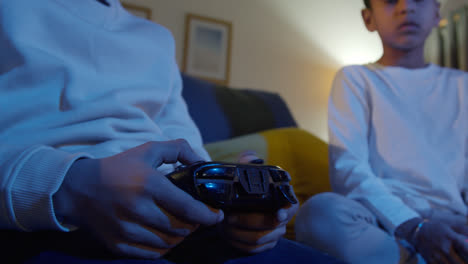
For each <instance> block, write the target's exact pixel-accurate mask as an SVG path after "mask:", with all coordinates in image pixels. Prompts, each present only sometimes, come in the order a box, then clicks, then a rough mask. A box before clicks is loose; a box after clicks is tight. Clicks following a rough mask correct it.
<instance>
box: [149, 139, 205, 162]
mask: <svg viewBox="0 0 468 264" xmlns="http://www.w3.org/2000/svg"><path fill="white" fill-rule="evenodd" d="M148 144H149V146H148V148H149V151H148V153H147V158H148V159H149V160H150V161H151V163H152V164H153V166H154V167H155V168H157V167H159V166H161V165H162V164H163V163H176V162H177V161H180V162H182V163H184V164H190V163H194V162H197V161H202V160H203V158H202V157H200V156H199V155H198V154H196V153H195V152H194V151H193V149H192V147H190V145H189V143H188V142H187V141H186V140H185V139H177V140H171V141H166V142H150V143H148Z"/></svg>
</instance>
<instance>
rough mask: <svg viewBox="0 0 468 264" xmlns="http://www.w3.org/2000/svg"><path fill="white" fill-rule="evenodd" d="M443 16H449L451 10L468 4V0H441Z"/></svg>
mask: <svg viewBox="0 0 468 264" xmlns="http://www.w3.org/2000/svg"><path fill="white" fill-rule="evenodd" d="M441 5H442V8H441V14H442V17H447V16H448V15H449V14H450V12H451V11H453V10H455V9H457V8H459V7H461V6H463V5H468V0H444V1H442V2H441Z"/></svg>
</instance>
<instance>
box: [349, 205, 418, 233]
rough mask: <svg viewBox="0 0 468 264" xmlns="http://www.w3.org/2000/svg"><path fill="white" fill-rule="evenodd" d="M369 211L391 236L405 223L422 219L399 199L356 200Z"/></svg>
mask: <svg viewBox="0 0 468 264" xmlns="http://www.w3.org/2000/svg"><path fill="white" fill-rule="evenodd" d="M356 200H358V201H359V202H360V203H361V204H363V205H364V206H365V207H366V208H367V209H369V210H370V211H371V212H372V213H373V214H374V215H375V216H376V218H377V220H378V221H379V222H380V224H381V225H382V226H383V227H384V229H385V230H387V231H388V233H389V234H390V235H392V236H393V235H394V234H395V230H396V229H397V227H398V226H399V225H401V224H403V223H404V222H406V221H408V220H410V219H413V218H416V217H421V216H420V215H419V214H418V213H417V212H416V211H415V210H413V209H411V208H410V207H408V206H407V205H406V204H404V203H403V202H402V201H401V200H400V199H399V198H397V197H392V196H390V197H389V196H380V197H369V198H359V199H356Z"/></svg>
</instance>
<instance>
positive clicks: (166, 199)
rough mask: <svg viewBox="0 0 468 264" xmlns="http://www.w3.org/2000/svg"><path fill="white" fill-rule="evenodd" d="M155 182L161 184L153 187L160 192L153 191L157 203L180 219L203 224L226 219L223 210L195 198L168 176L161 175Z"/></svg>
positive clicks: (211, 223)
mask: <svg viewBox="0 0 468 264" xmlns="http://www.w3.org/2000/svg"><path fill="white" fill-rule="evenodd" d="M155 184H159V186H155V187H153V190H159V192H158V193H153V198H154V201H155V202H156V205H157V206H158V207H162V208H164V209H165V210H166V211H167V212H169V213H170V214H171V215H173V216H175V217H177V218H178V219H181V220H183V221H185V222H188V223H191V224H202V225H214V224H216V223H219V222H221V221H222V220H223V219H224V213H223V211H221V210H215V209H213V208H210V207H208V206H207V205H205V204H204V203H202V202H200V201H197V200H195V199H194V198H193V197H192V196H190V195H189V194H188V193H186V192H184V191H183V190H181V189H179V188H178V187H177V186H175V185H174V184H173V183H172V182H170V181H169V180H168V179H167V178H165V177H161V179H159V181H157V182H156V183H155Z"/></svg>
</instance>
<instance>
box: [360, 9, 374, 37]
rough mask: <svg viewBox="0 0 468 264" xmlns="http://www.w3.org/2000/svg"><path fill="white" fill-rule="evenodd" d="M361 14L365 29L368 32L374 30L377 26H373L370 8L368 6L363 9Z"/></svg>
mask: <svg viewBox="0 0 468 264" xmlns="http://www.w3.org/2000/svg"><path fill="white" fill-rule="evenodd" d="M361 15H362V20H364V24H365V25H366V28H367V30H369V31H370V32H374V31H376V30H377V27H376V26H375V22H374V17H373V16H372V10H371V9H370V8H366V9H363V10H362V11H361Z"/></svg>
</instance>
